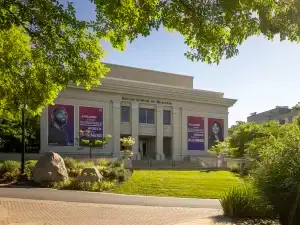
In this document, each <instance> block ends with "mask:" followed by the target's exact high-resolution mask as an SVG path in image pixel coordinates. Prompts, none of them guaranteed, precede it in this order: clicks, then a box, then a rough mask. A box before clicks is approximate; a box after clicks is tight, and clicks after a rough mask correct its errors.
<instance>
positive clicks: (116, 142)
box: [112, 102, 121, 158]
mask: <svg viewBox="0 0 300 225" xmlns="http://www.w3.org/2000/svg"><path fill="white" fill-rule="evenodd" d="M112 113H113V134H112V138H113V157H116V158H119V157H120V127H121V109H120V102H113V110H112Z"/></svg>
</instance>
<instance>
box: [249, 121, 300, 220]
mask: <svg viewBox="0 0 300 225" xmlns="http://www.w3.org/2000/svg"><path fill="white" fill-rule="evenodd" d="M267 139H268V141H267V142H266V144H265V145H261V146H260V151H259V155H260V159H261V160H260V161H259V163H257V164H256V166H255V168H254V173H253V178H254V181H255V184H256V185H257V187H258V188H259V190H260V191H261V193H262V194H263V195H264V197H266V198H267V199H268V201H269V202H270V203H271V204H272V205H273V206H274V209H275V210H276V212H277V213H278V215H279V220H280V222H281V224H282V225H296V224H299V220H300V204H299V202H300V201H299V200H300V166H299V165H300V146H299V143H300V118H298V119H297V120H295V121H294V122H293V123H290V124H285V125H283V126H281V127H280V129H279V135H277V136H270V137H269V138H267Z"/></svg>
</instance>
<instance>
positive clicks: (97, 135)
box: [79, 106, 103, 140]
mask: <svg viewBox="0 0 300 225" xmlns="http://www.w3.org/2000/svg"><path fill="white" fill-rule="evenodd" d="M79 130H80V138H82V137H84V139H86V140H95V139H97V140H99V139H102V138H103V108H95V107H87V106H79Z"/></svg>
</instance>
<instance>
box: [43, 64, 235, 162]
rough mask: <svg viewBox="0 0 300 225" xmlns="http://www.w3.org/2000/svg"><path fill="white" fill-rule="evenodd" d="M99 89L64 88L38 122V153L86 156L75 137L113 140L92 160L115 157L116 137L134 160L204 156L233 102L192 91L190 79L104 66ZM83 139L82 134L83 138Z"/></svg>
mask: <svg viewBox="0 0 300 225" xmlns="http://www.w3.org/2000/svg"><path fill="white" fill-rule="evenodd" d="M107 66H108V67H110V68H111V71H110V72H109V73H108V74H107V77H106V78H105V79H103V80H101V83H102V85H101V86H99V87H97V88H93V89H91V90H90V91H86V90H85V89H84V88H83V87H77V86H75V85H69V87H68V88H67V89H66V90H64V91H62V92H61V93H60V94H59V96H58V97H57V99H56V100H55V105H54V106H49V107H46V108H45V110H44V111H43V113H42V117H41V152H45V151H56V152H58V153H64V154H68V153H70V154H87V153H88V151H89V150H88V148H82V147H80V146H79V142H78V139H79V136H80V135H85V132H87V134H86V135H87V136H88V137H89V138H101V137H103V136H104V135H106V134H110V135H112V138H111V139H110V140H109V141H108V143H107V145H105V146H104V147H103V148H97V149H94V150H93V154H94V155H99V156H102V155H111V156H114V157H118V156H119V155H120V150H121V149H122V146H120V137H123V136H132V137H133V138H134V139H135V140H136V143H135V144H134V145H133V146H132V150H133V152H134V156H133V157H134V158H136V159H145V158H146V159H148V158H153V159H157V160H163V159H165V158H172V159H177V160H180V159H183V158H184V157H188V156H198V155H205V154H207V150H208V149H209V148H210V147H211V146H212V145H213V144H214V143H215V141H216V140H219V141H222V140H223V139H224V138H225V137H226V136H227V133H228V108H229V107H231V106H233V105H234V103H235V102H236V100H234V99H228V98H224V97H223V93H220V92H212V91H204V90H197V89H193V77H191V76H183V75H177V74H170V73H163V72H157V71H151V70H145V69H138V68H132V67H127V66H120V65H113V64H107ZM83 133H84V134H83Z"/></svg>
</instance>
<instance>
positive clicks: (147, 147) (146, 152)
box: [139, 136, 155, 160]
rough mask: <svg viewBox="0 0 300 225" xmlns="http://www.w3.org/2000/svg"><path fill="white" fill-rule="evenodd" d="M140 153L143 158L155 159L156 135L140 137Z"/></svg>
mask: <svg viewBox="0 0 300 225" xmlns="http://www.w3.org/2000/svg"><path fill="white" fill-rule="evenodd" d="M139 153H140V155H141V159H142V160H148V159H150V158H153V159H155V137H151V136H140V137H139Z"/></svg>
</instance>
